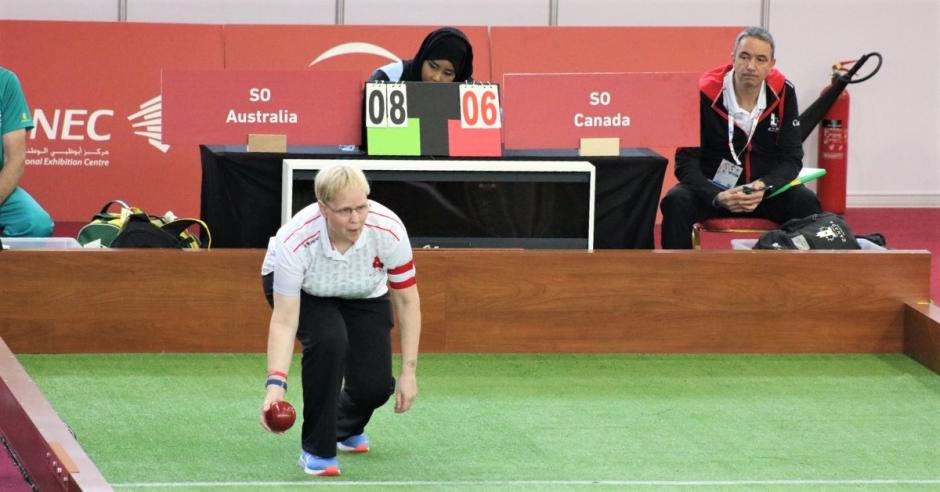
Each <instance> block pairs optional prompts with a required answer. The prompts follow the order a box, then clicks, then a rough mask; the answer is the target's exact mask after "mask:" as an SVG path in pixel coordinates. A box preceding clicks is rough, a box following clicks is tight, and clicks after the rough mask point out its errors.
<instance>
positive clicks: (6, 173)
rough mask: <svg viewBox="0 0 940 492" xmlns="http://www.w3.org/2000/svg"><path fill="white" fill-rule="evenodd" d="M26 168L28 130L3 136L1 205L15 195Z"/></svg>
mask: <svg viewBox="0 0 940 492" xmlns="http://www.w3.org/2000/svg"><path fill="white" fill-rule="evenodd" d="M25 167H26V130H24V129H20V130H13V131H12V132H7V133H4V134H3V169H0V203H3V202H5V201H6V200H7V197H9V196H10V194H11V193H13V190H14V189H16V186H17V185H18V184H19V182H20V178H21V177H22V176H23V170H24V169H25Z"/></svg>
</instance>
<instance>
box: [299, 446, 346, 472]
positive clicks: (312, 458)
mask: <svg viewBox="0 0 940 492" xmlns="http://www.w3.org/2000/svg"><path fill="white" fill-rule="evenodd" d="M297 465H298V466H300V468H302V469H303V471H304V473H306V474H307V475H318V476H321V477H338V476H339V461H337V460H336V457H335V456H334V457H332V458H321V457H319V456H317V455H315V454H313V453H308V452H306V451H304V450H300V460H299V461H298V462H297Z"/></svg>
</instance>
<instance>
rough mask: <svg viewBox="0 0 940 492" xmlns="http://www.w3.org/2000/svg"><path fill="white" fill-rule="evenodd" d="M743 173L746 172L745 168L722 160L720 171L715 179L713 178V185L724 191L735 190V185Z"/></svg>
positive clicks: (716, 173)
mask: <svg viewBox="0 0 940 492" xmlns="http://www.w3.org/2000/svg"><path fill="white" fill-rule="evenodd" d="M742 171H744V168H743V167H741V166H739V165H737V164H735V163H733V162H731V161H729V160H728V159H722V160H721V165H719V166H718V171H717V172H715V177H714V178H712V183H714V184H715V186H718V187H719V188H721V189H724V190H727V189H729V188H734V185H736V184H737V183H738V178H739V177H741V172H742Z"/></svg>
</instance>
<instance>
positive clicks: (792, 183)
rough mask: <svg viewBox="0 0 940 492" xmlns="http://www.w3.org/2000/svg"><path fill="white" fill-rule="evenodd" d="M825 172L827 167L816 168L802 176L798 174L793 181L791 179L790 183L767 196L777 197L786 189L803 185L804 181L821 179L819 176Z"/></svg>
mask: <svg viewBox="0 0 940 492" xmlns="http://www.w3.org/2000/svg"><path fill="white" fill-rule="evenodd" d="M825 174H826V170H825V169H814V170H813V171H812V172H808V173H806V174H804V175H802V176H798V177H797V178H796V179H794V180H793V181H790V182H789V183H787V184H785V185H783V186H781V187H780V188H777V189H776V190H774V191H773V192H771V193H770V195H769V196H767V197H766V198H773V197H775V196H777V195H779V194H781V193H783V192H784V191H787V190H789V189H790V188H793V187H794V186H797V185H801V184H803V183H809V182H810V181H812V180H814V179H819V178H821V177H822V176H823V175H825Z"/></svg>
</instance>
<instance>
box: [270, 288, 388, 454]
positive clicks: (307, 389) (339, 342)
mask: <svg viewBox="0 0 940 492" xmlns="http://www.w3.org/2000/svg"><path fill="white" fill-rule="evenodd" d="M270 277H272V276H271V275H266V276H264V277H262V279H263V284H264V288H265V296H266V297H268V299H269V302H272V295H271V290H270V286H271V278H270ZM391 329H392V307H391V303H390V302H389V299H388V295H387V294H386V295H384V296H382V297H377V298H374V299H340V298H336V297H315V296H311V295H309V294H306V293H303V292H302V293H301V294H300V323H299V325H298V328H297V339H298V340H300V343H301V345H302V346H303V358H302V359H301V362H300V368H301V378H302V379H301V383H302V384H303V393H304V409H303V417H304V421H303V428H302V429H301V446H302V447H303V449H304V450H306V451H307V452H309V453H313V454H315V455H317V456H320V457H322V458H329V457H333V456H336V442H337V441H341V440H343V439H346V438H347V437H349V436H352V435H356V434H361V433H362V432H363V430H364V429H365V426H366V424H368V423H369V419H371V418H372V413H373V412H374V411H375V409H376V408H379V407H380V406H382V405H383V404H385V402H386V401H388V398H389V397H390V396H391V395H392V393H393V392H394V391H395V379H394V378H393V377H392V343H391ZM344 379H345V385H344V384H343V380H344Z"/></svg>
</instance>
